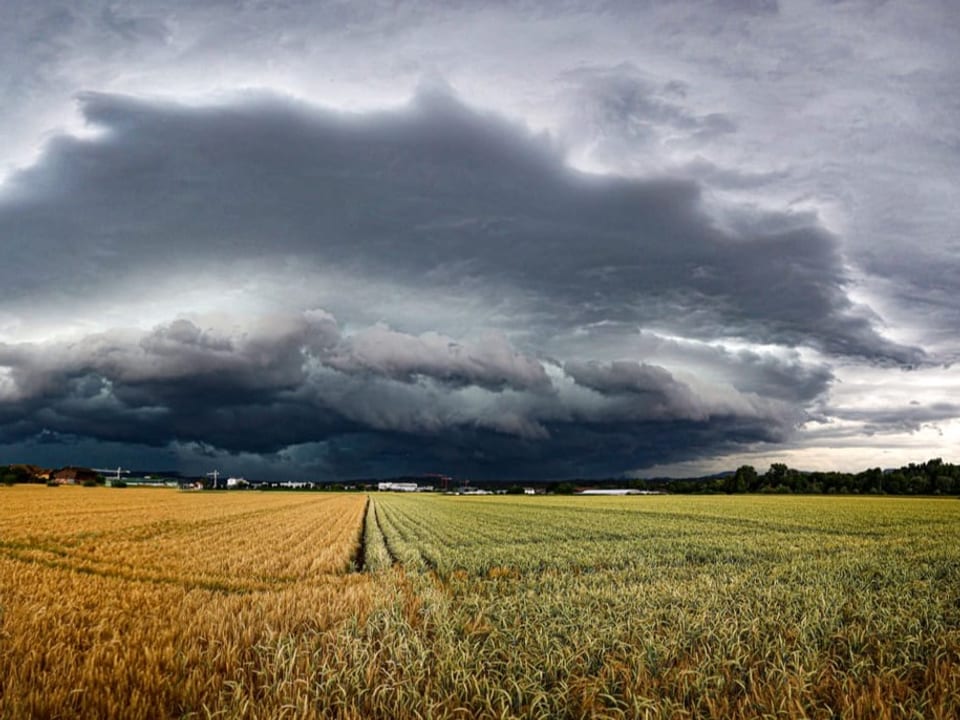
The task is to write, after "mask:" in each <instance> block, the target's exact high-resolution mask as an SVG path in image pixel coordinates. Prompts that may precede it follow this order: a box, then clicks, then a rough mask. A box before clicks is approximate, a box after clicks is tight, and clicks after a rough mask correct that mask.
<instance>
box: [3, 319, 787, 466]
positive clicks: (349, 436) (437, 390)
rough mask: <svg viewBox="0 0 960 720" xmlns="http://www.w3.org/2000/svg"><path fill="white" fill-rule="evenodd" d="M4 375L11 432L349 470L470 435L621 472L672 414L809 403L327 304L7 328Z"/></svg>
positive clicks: (704, 419)
mask: <svg viewBox="0 0 960 720" xmlns="http://www.w3.org/2000/svg"><path fill="white" fill-rule="evenodd" d="M371 338H376V339H378V340H379V342H376V343H373V344H370V341H371ZM397 348H399V351H397ZM0 378H3V380H4V382H3V383H2V384H0V391H2V393H3V394H2V396H0V442H2V443H11V442H23V441H28V440H29V441H32V442H34V443H38V444H40V443H41V440H42V442H43V443H44V444H51V443H54V444H55V443H57V442H74V440H72V439H74V438H89V439H94V440H97V441H100V442H106V443H117V442H125V443H134V442H135V443H139V444H144V445H147V446H153V447H157V448H163V447H170V446H171V445H174V444H180V445H184V444H189V443H201V444H202V445H203V446H206V447H210V448H218V449H220V450H222V451H227V452H232V453H249V452H254V453H261V454H267V455H270V454H274V455H276V454H279V453H285V452H287V449H289V448H295V447H312V448H313V449H314V451H315V452H316V453H318V455H319V457H318V459H317V461H318V462H319V461H322V462H321V464H322V465H323V467H325V468H328V470H329V471H331V472H337V473H346V474H351V473H352V474H366V473H370V472H373V471H375V470H376V469H382V468H383V467H385V466H383V465H382V464H381V463H382V462H385V461H384V460H383V458H385V457H390V458H393V462H394V465H395V466H396V463H397V462H398V461H397V459H396V458H395V457H394V453H398V452H399V450H398V448H400V447H406V448H407V450H406V458H405V459H404V461H403V462H402V463H401V466H402V468H403V469H405V470H409V471H413V470H416V469H417V468H419V469H421V470H422V469H424V467H441V466H442V464H443V463H444V462H452V458H453V457H455V456H457V455H458V454H460V453H462V456H461V458H460V460H459V461H458V462H460V463H461V464H462V465H463V466H464V467H469V468H471V469H472V471H473V472H475V473H479V474H482V475H486V476H494V477H496V476H498V474H502V473H503V472H504V470H505V469H506V466H505V465H504V463H505V462H509V463H510V467H511V470H510V472H511V473H513V475H514V476H515V477H520V476H549V474H550V473H556V472H559V468H560V466H561V462H566V463H568V466H569V468H570V470H571V471H573V470H574V469H576V470H577V471H579V472H583V473H597V472H614V471H616V469H617V467H620V466H622V464H623V463H624V462H649V460H650V458H655V459H664V458H670V457H673V455H674V454H676V453H684V452H689V450H684V449H682V448H681V447H680V446H673V445H671V444H670V443H665V442H664V438H665V437H666V436H668V435H669V434H670V433H671V432H676V433H678V436H679V437H682V438H685V439H689V438H690V437H698V438H699V441H698V442H699V446H698V448H699V450H698V451H703V452H706V451H707V449H708V448H711V447H714V446H717V445H720V446H724V445H727V444H730V443H734V444H735V443H737V442H743V441H745V440H746V439H747V438H750V440H751V441H761V440H764V439H771V438H773V437H775V436H776V433H777V432H787V431H788V430H789V427H790V425H791V423H794V422H795V421H796V418H795V417H793V415H792V413H793V411H792V410H791V409H790V407H789V406H785V405H782V404H777V403H766V404H763V403H760V404H757V403H755V402H753V401H752V400H749V399H748V398H746V396H745V397H744V398H743V400H744V401H743V402H741V403H740V404H739V405H738V404H737V403H730V402H728V401H726V400H724V401H718V400H716V399H715V398H714V399H711V398H709V397H704V396H701V395H699V394H698V393H697V391H696V390H695V389H694V388H691V387H690V386H688V385H686V384H684V383H682V382H679V381H677V380H675V379H674V378H673V377H672V375H671V374H670V373H669V372H668V371H666V370H665V369H663V368H656V367H652V366H644V365H640V364H636V363H629V362H621V363H612V364H601V363H596V362H590V363H581V364H578V363H568V364H567V365H566V366H565V368H564V369H563V370H561V369H560V368H557V367H556V366H554V365H551V364H550V363H546V362H545V361H539V360H537V359H535V358H532V357H529V356H525V355H523V354H521V353H519V352H517V351H516V350H515V349H513V348H512V347H510V345H509V344H508V343H507V342H506V341H505V340H504V339H503V338H502V337H501V338H496V339H494V340H490V339H487V341H486V342H484V343H481V344H473V343H460V342H456V341H454V340H453V339H452V338H444V337H442V336H439V335H430V336H428V337H427V338H423V337H417V336H410V335H405V334H403V333H400V332H398V331H395V330H390V329H388V328H385V327H383V326H374V327H372V328H368V329H366V330H363V331H359V332H357V333H354V334H352V335H344V334H342V332H341V331H340V329H339V326H338V324H337V322H336V320H335V319H334V318H333V317H332V316H331V315H329V314H328V313H326V312H323V311H316V310H313V311H309V312H306V313H302V314H299V315H296V316H288V317H277V316H273V317H270V318H264V319H260V320H256V319H254V320H252V321H247V324H246V325H242V326H236V325H235V326H233V327H230V328H226V329H225V328H222V327H216V326H213V325H204V324H203V323H201V322H200V321H194V320H188V319H185V318H181V319H177V320H175V321H173V322H170V323H166V324H163V325H161V326H158V327H155V328H153V329H150V330H147V331H133V330H126V331H119V330H118V331H111V332H108V333H102V334H98V335H92V336H89V337H85V338H83V339H81V340H79V341H76V342H66V343H64V342H49V343H42V344H36V343H33V344H9V343H6V344H2V345H0ZM730 392H731V393H733V394H734V395H736V393H735V392H734V391H733V390H732V388H731V389H730ZM758 408H760V409H759V410H758ZM670 428H672V430H671V429H670ZM774 428H778V429H779V430H775V429H774ZM631 437H632V439H631V440H629V441H628V438H631ZM650 438H658V443H657V444H656V445H654V444H653V443H652V441H650ZM593 446H595V447H596V448H601V447H602V448H606V449H607V450H608V451H609V452H608V454H606V455H603V456H600V455H596V454H595V453H594V452H593V451H592V450H590V451H588V449H589V448H590V447H593ZM359 447H366V448H377V450H376V451H375V452H373V451H371V452H373V454H372V455H371V456H370V457H369V458H368V464H367V465H364V464H363V463H362V462H360V461H359V460H358V459H357V457H356V455H355V454H354V452H353V451H348V449H349V448H354V449H356V448H359ZM575 449H578V452H580V453H582V454H583V456H582V457H580V458H579V459H575V458H574V457H573V456H572V455H571V453H572V452H574V451H575ZM343 456H346V457H349V458H350V460H349V462H348V461H344V460H342V459H341V460H338V458H342V457H343ZM561 459H562V461H561ZM405 463H406V464H405ZM314 464H316V463H314Z"/></svg>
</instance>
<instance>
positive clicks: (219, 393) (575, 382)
mask: <svg viewBox="0 0 960 720" xmlns="http://www.w3.org/2000/svg"><path fill="white" fill-rule="evenodd" d="M0 68H2V69H0V100H2V103H0V137H2V138H3V142H2V143H0V282H2V285H3V288H4V290H3V293H2V294H0V463H2V462H35V463H39V464H48V465H58V464H66V463H77V464H86V465H91V466H94V465H95V466H115V465H117V464H118V463H120V464H123V465H124V466H133V467H152V468H161V467H162V468H169V469H180V470H183V471H186V472H205V471H207V470H209V469H211V468H212V467H214V466H216V467H219V468H220V469H221V470H222V471H225V472H229V473H234V474H245V475H247V476H248V477H283V478H318V479H333V478H348V477H360V476H364V477H365V476H375V475H380V476H384V475H397V474H404V473H418V472H444V473H450V474H455V475H461V476H467V477H476V478H503V479H514V478H516V479H519V478H538V477H548V478H556V477H576V476H600V475H603V476H607V475H617V474H621V473H629V474H640V475H659V474H675V475H690V474H701V473H708V472H714V471H717V470H723V469H732V468H734V467H736V466H737V465H740V464H742V463H751V464H754V465H756V466H757V467H758V468H760V469H765V468H766V466H767V465H769V464H770V463H771V462H787V463H788V464H789V465H791V466H793V467H798V468H803V469H829V468H836V469H843V470H859V469H862V468H865V467H872V466H878V465H879V466H883V467H890V466H898V465H901V464H904V463H907V462H911V461H923V460H925V459H927V458H930V457H938V456H939V457H943V458H944V459H945V460H956V459H957V458H956V455H955V451H954V449H955V448H956V446H957V441H958V439H960V437H958V436H960V402H958V400H957V399H956V398H955V393H956V391H957V386H958V385H960V376H958V374H957V371H956V369H955V368H954V367H953V363H954V362H955V361H956V360H957V359H958V355H960V342H958V340H957V338H958V336H960V300H958V292H957V290H958V285H960V253H958V246H960V186H958V183H957V178H958V177H960V70H958V68H960V13H957V12H956V6H955V4H954V3H952V2H949V1H948V0H939V1H938V0H926V1H924V2H919V3H918V2H906V1H897V0H889V1H886V2H882V1H879V0H847V1H843V0H830V1H828V0H743V1H737V0H709V1H708V0H697V1H693V0H690V1H679V2H669V3H666V2H617V1H615V0H611V1H610V2H576V1H571V2H562V3H556V2H549V3H548V2H536V1H535V0H534V1H525V2H508V1H504V2H496V3H468V2H455V3H450V2H322V3H317V2H305V1H297V0H292V1H287V2H279V1H273V0H224V1H222V2H205V3H195V2H186V1H183V0H181V1H179V2H173V1H169V0H151V1H150V2H146V1H137V0H131V1H126V2H100V1H98V0H82V1H80V2H69V3H68V2H46V1H40V0H38V1H37V2H26V1H25V0H24V1H18V0H14V1H13V2H8V3H3V4H0Z"/></svg>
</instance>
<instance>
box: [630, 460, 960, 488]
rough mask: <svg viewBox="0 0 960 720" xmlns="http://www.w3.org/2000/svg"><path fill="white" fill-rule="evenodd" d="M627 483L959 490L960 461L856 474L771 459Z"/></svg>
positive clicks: (634, 485)
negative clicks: (762, 465) (699, 474)
mask: <svg viewBox="0 0 960 720" xmlns="http://www.w3.org/2000/svg"><path fill="white" fill-rule="evenodd" d="M630 486H631V487H636V488H640V489H646V490H667V491H668V492H672V493H727V494H734V493H801V494H829V495H832V494H861V495H862V494H870V495H957V494H960V465H954V464H952V463H945V462H943V460H941V459H940V458H935V459H933V460H928V461H927V462H925V463H920V464H915V463H910V464H909V465H905V466H903V467H901V468H897V469H895V470H881V469H880V468H878V467H877V468H870V469H868V470H863V471H861V472H858V473H844V472H835V471H829V472H804V471H801V470H795V469H793V468H791V467H788V466H787V465H785V464H784V463H774V464H773V465H771V466H770V469H769V470H767V471H766V472H765V473H758V472H757V470H756V469H755V468H754V467H753V466H752V465H741V466H740V467H739V468H737V470H736V472H733V473H725V474H723V475H719V476H711V477H707V478H696V479H692V480H669V479H657V480H633V481H631V483H630Z"/></svg>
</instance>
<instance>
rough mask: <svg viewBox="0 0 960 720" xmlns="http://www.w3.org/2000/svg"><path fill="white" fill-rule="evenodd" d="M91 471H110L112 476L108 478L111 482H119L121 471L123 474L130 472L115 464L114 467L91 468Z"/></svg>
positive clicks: (105, 472)
mask: <svg viewBox="0 0 960 720" xmlns="http://www.w3.org/2000/svg"><path fill="white" fill-rule="evenodd" d="M93 471H94V472H98V473H104V474H107V473H110V474H111V475H114V477H112V478H110V479H111V480H112V481H113V482H120V474H121V473H123V474H125V475H129V474H130V471H129V470H125V469H124V468H122V467H121V466H120V465H117V467H116V468H106V469H104V468H93Z"/></svg>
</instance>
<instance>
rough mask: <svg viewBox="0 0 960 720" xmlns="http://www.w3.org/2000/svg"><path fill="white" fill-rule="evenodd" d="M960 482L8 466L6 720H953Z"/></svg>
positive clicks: (2, 610)
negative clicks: (588, 481)
mask: <svg viewBox="0 0 960 720" xmlns="http://www.w3.org/2000/svg"><path fill="white" fill-rule="evenodd" d="M958 716H960V502H957V500H955V499H914V498H909V499H907V498H897V499H890V498H873V497H870V498H867V497H862V498H856V497H842V498H827V497H804V498H798V497H794V498H784V497H760V496H753V497H742V496H739V497H726V496H722V497H718V496H710V497H669V496H663V497H640V498H603V497H595V498H577V497H573V498H551V497H486V498H466V497H445V496H424V495H416V496H412V495H402V494H387V493H374V494H371V495H370V496H369V497H367V496H364V495H362V494H349V493H345V494H335V493H257V492H236V493H180V492H176V491H172V490H162V489H137V490H133V489H123V490H121V489H111V488H69V487H67V488H45V487H30V486H17V487H12V488H0V717H2V718H27V717H49V718H53V717H62V718H72V717H125V718H126V717H130V718H167V717H177V718H179V717H197V718H205V717H223V718H277V717H290V718H474V717H480V718H512V717H517V718H634V717H640V718H754V717H770V718H777V717H779V718H835V717H839V718H901V717H907V718H909V717H915V718H944V719H946V718H954V717H958Z"/></svg>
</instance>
